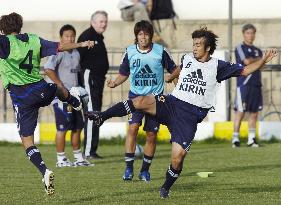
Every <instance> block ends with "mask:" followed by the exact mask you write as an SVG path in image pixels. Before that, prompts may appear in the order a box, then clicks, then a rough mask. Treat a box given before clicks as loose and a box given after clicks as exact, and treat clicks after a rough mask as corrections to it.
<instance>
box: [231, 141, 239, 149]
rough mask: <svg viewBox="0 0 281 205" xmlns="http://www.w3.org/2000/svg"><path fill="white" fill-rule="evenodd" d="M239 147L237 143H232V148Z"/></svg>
mask: <svg viewBox="0 0 281 205" xmlns="http://www.w3.org/2000/svg"><path fill="white" fill-rule="evenodd" d="M239 147H240V142H239V141H235V142H233V143H232V148H239Z"/></svg>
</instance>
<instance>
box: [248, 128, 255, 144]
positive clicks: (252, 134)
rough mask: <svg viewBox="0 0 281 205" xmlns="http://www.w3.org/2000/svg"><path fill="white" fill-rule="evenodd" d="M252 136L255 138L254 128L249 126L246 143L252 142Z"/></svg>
mask: <svg viewBox="0 0 281 205" xmlns="http://www.w3.org/2000/svg"><path fill="white" fill-rule="evenodd" d="M254 138H256V129H255V128H249V130H248V144H252V143H253V142H254Z"/></svg>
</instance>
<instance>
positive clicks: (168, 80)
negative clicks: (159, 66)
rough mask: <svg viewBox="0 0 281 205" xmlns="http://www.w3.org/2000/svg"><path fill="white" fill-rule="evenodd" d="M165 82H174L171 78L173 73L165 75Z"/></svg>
mask: <svg viewBox="0 0 281 205" xmlns="http://www.w3.org/2000/svg"><path fill="white" fill-rule="evenodd" d="M165 82H166V83H171V82H173V80H172V79H171V75H166V76H165Z"/></svg>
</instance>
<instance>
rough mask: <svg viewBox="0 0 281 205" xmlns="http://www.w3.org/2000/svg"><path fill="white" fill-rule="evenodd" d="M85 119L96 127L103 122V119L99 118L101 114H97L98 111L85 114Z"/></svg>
mask: <svg viewBox="0 0 281 205" xmlns="http://www.w3.org/2000/svg"><path fill="white" fill-rule="evenodd" d="M85 117H87V118H88V119H89V120H93V123H94V124H95V125H96V126H97V127H100V126H101V125H102V124H103V122H104V121H103V119H102V116H101V112H99V111H88V112H85Z"/></svg>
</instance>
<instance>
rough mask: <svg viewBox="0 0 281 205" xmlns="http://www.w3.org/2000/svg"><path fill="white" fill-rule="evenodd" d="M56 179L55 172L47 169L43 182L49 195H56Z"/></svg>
mask: <svg viewBox="0 0 281 205" xmlns="http://www.w3.org/2000/svg"><path fill="white" fill-rule="evenodd" d="M54 179H55V174H54V172H52V171H51V170H49V169H46V172H45V174H44V178H43V179H42V182H43V183H44V186H45V191H46V193H47V194H48V195H53V194H54V193H55V186H54Z"/></svg>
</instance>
